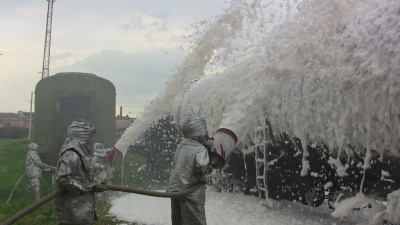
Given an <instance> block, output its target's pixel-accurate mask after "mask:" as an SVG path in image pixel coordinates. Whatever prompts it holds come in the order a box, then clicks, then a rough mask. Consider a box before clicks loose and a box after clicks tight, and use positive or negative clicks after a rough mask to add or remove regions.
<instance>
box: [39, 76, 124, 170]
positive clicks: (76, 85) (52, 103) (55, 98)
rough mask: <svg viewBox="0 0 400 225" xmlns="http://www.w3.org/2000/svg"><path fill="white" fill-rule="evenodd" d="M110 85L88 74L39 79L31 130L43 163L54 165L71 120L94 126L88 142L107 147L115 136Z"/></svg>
mask: <svg viewBox="0 0 400 225" xmlns="http://www.w3.org/2000/svg"><path fill="white" fill-rule="evenodd" d="M115 98H116V92H115V87H114V85H113V83H111V82H110V81H109V80H107V79H104V78H101V77H99V76H96V75H95V74H90V73H78V72H68V73H58V74H56V75H53V76H49V77H46V78H43V79H42V80H40V81H39V82H38V83H37V84H36V89H35V130H34V132H33V141H34V142H36V143H37V144H38V145H39V152H40V153H41V155H42V158H43V161H45V162H46V163H49V164H52V165H55V164H56V163H57V160H58V153H59V150H60V147H61V145H62V144H63V142H64V141H65V138H66V136H67V129H68V127H69V125H70V124H71V122H72V121H73V120H75V119H86V120H87V121H89V122H90V123H92V124H93V125H94V126H95V127H96V134H95V136H94V138H93V139H92V142H93V143H95V142H101V143H103V144H104V146H105V147H111V146H113V144H114V143H115V141H116V137H115Z"/></svg>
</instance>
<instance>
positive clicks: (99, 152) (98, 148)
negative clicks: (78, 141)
mask: <svg viewBox="0 0 400 225" xmlns="http://www.w3.org/2000/svg"><path fill="white" fill-rule="evenodd" d="M93 148H94V153H93V154H94V155H95V156H105V155H106V149H104V145H103V144H102V143H98V142H96V143H94V145H93Z"/></svg>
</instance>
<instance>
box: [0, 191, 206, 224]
mask: <svg viewBox="0 0 400 225" xmlns="http://www.w3.org/2000/svg"><path fill="white" fill-rule="evenodd" d="M201 185H202V184H201V183H197V184H195V185H193V186H192V187H190V188H188V189H186V190H183V191H180V192H159V191H148V190H143V189H139V188H133V187H124V186H118V185H109V184H98V185H95V188H96V187H99V188H103V187H104V188H106V189H107V190H112V191H122V192H128V193H136V194H141V195H148V196H154V197H161V198H179V197H183V196H186V195H188V194H190V193H192V192H194V191H195V190H196V189H197V188H199V187H200V186H201ZM62 193H63V191H62V190H56V191H54V192H53V193H51V194H49V195H47V196H45V197H43V198H41V199H40V200H38V201H37V202H35V203H33V204H32V205H30V206H28V207H27V208H25V209H23V210H22V211H20V212H18V213H17V214H15V215H14V216H12V217H11V218H9V219H8V220H6V221H4V222H3V223H2V224H1V225H9V224H12V223H14V222H16V221H18V220H19V219H21V218H22V217H24V216H26V215H28V214H29V213H31V212H33V211H34V210H35V209H37V208H39V207H40V206H42V205H43V204H45V203H47V202H49V201H50V200H52V199H54V198H56V197H58V196H59V195H61V194H62Z"/></svg>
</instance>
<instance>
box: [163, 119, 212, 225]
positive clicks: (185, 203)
mask: <svg viewBox="0 0 400 225" xmlns="http://www.w3.org/2000/svg"><path fill="white" fill-rule="evenodd" d="M182 132H183V136H184V138H183V140H182V141H181V142H180V143H179V144H178V146H177V148H176V150H175V155H174V160H173V164H172V168H171V174H170V179H169V184H168V188H167V192H179V191H183V190H185V189H188V188H190V187H191V186H193V185H195V184H196V183H198V182H202V183H203V185H202V186H200V188H198V189H197V190H196V191H194V192H193V193H191V194H189V195H187V196H185V197H181V198H177V199H171V219H172V224H173V225H197V224H200V225H205V224H207V222H206V215H205V209H204V204H205V197H206V196H205V185H204V184H205V183H206V182H205V175H206V174H208V173H209V172H211V170H212V168H211V166H210V160H209V157H208V150H207V148H208V146H209V137H208V132H207V126H206V121H205V119H204V118H202V117H189V118H188V119H186V120H185V122H184V123H183V124H182Z"/></svg>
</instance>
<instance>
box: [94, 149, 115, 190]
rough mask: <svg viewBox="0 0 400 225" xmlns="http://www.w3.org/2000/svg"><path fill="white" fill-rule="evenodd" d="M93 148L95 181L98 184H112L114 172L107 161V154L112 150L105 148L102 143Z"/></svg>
mask: <svg viewBox="0 0 400 225" xmlns="http://www.w3.org/2000/svg"><path fill="white" fill-rule="evenodd" d="M93 148H94V153H93V158H92V160H93V165H94V166H93V167H94V180H95V182H96V183H106V184H111V179H112V177H113V171H112V167H111V165H110V164H109V163H108V161H107V153H108V152H109V151H110V150H111V149H107V148H104V145H103V144H102V143H94V145H93Z"/></svg>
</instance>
